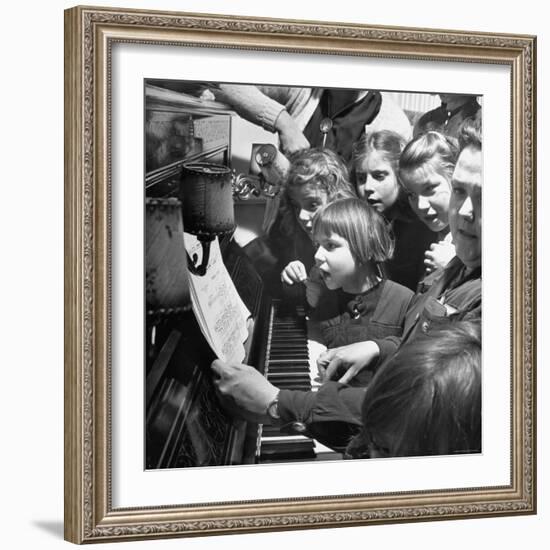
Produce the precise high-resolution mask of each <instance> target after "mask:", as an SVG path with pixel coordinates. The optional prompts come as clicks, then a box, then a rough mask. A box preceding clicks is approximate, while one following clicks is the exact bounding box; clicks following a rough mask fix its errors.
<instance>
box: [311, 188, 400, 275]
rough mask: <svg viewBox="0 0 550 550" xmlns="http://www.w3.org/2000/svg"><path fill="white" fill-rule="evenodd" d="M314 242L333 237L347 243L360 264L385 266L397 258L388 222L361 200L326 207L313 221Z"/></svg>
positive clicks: (342, 200) (344, 201) (338, 202)
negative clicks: (394, 253)
mask: <svg viewBox="0 0 550 550" xmlns="http://www.w3.org/2000/svg"><path fill="white" fill-rule="evenodd" d="M312 233H313V238H314V239H315V240H318V239H320V237H322V236H327V237H330V235H331V234H332V233H336V235H338V236H340V237H342V238H343V239H346V241H347V242H348V244H349V248H350V251H351V253H352V255H353V257H354V258H355V259H356V260H357V262H359V263H360V264H363V265H366V264H368V263H369V262H374V263H381V262H385V261H387V260H389V259H390V258H391V257H392V255H393V249H394V243H393V239H392V236H391V233H390V229H389V227H388V224H387V222H386V220H385V219H384V218H383V217H382V215H381V214H379V213H378V212H377V211H376V210H375V209H374V208H373V207H372V206H370V205H369V204H367V203H366V202H365V201H362V200H361V199H357V198H348V199H340V200H336V201H334V202H331V203H329V204H327V205H326V206H324V207H323V208H322V209H321V210H319V212H317V214H316V215H315V217H314V218H313V228H312Z"/></svg>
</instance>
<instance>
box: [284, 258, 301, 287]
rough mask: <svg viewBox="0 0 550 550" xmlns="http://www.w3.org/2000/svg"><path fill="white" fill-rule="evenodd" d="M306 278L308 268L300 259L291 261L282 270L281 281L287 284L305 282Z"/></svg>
mask: <svg viewBox="0 0 550 550" xmlns="http://www.w3.org/2000/svg"><path fill="white" fill-rule="evenodd" d="M306 279H307V272H306V268H305V266H304V264H303V263H302V262H301V261H300V260H294V261H292V262H290V263H289V264H288V265H287V266H286V267H285V268H284V269H283V271H282V272H281V281H282V282H283V283H286V284H287V285H293V284H294V283H303V282H304V281H305V280H306Z"/></svg>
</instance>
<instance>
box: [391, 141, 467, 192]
mask: <svg viewBox="0 0 550 550" xmlns="http://www.w3.org/2000/svg"><path fill="white" fill-rule="evenodd" d="M457 157H458V146H457V143H456V141H455V140H454V139H453V138H452V137H449V136H445V135H443V134H440V133H439V132H434V131H429V132H426V133H424V134H420V135H419V136H417V137H416V138H415V139H413V140H412V141H411V142H409V143H408V144H407V146H406V147H405V149H403V152H402V153H401V157H400V158H399V176H400V179H401V182H403V180H404V179H406V177H405V178H404V177H403V175H404V174H405V173H411V172H413V171H415V170H417V169H419V168H422V167H424V166H425V165H429V166H431V167H432V168H433V170H434V171H435V172H437V173H438V174H440V175H441V176H443V177H445V178H446V179H447V180H449V181H450V180H451V176H452V175H453V170H454V168H455V164H456V159H457Z"/></svg>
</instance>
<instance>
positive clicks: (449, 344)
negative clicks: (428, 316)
mask: <svg viewBox="0 0 550 550" xmlns="http://www.w3.org/2000/svg"><path fill="white" fill-rule="evenodd" d="M362 415H363V421H364V425H363V429H362V432H361V434H360V435H359V436H357V438H356V439H355V440H354V441H352V443H350V448H349V449H348V452H349V454H350V455H351V456H355V457H360V453H361V451H365V450H366V448H367V447H368V456H370V457H372V458H374V457H382V456H426V455H444V454H456V453H477V452H480V451H481V327H480V323H479V322H473V321H462V322H456V323H449V324H448V325H447V326H446V327H445V328H440V329H438V330H434V331H433V332H432V333H430V334H427V335H422V336H420V337H418V338H416V339H415V340H413V341H412V342H410V343H409V344H407V345H405V346H403V347H402V348H401V349H400V350H399V351H398V352H397V353H396V355H395V356H394V357H393V358H392V359H391V360H390V361H388V362H387V363H386V364H385V365H384V366H382V367H381V368H380V370H379V371H378V372H377V373H376V375H375V377H374V378H373V379H372V382H371V383H370V385H369V387H368V389H367V392H366V394H365V399H364V402H363V412H362Z"/></svg>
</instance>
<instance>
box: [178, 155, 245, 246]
mask: <svg viewBox="0 0 550 550" xmlns="http://www.w3.org/2000/svg"><path fill="white" fill-rule="evenodd" d="M232 182H233V173H232V171H231V169H230V168H228V167H227V166H223V165H221V164H213V163H207V162H189V163H185V164H183V168H182V178H181V185H180V197H181V199H182V202H183V224H184V227H185V231H187V232H188V233H192V234H194V235H198V236H199V237H200V236H214V235H219V234H223V233H227V232H229V231H231V230H232V229H233V227H234V225H235V222H234V212H233V187H232Z"/></svg>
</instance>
